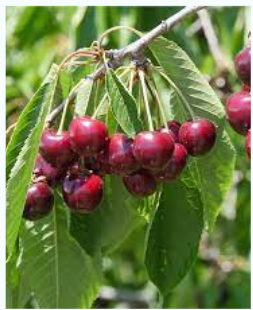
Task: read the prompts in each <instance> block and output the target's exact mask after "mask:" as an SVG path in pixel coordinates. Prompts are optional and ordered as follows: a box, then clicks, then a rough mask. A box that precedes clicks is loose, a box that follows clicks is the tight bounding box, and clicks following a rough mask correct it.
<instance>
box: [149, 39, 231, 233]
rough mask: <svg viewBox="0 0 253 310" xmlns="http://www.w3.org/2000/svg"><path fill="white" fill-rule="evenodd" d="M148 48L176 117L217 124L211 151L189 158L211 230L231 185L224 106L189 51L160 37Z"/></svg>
mask: <svg viewBox="0 0 253 310" xmlns="http://www.w3.org/2000/svg"><path fill="white" fill-rule="evenodd" d="M151 50H152V52H153V53H154V55H155V57H156V59H157V61H158V63H159V64H160V65H161V67H162V68H163V70H164V72H165V73H166V76H167V77H168V79H169V81H170V84H171V86H172V88H173V89H174V93H173V95H172V96H171V101H170V102H171V106H172V110H173V114H174V115H175V116H176V118H177V119H178V120H180V121H183V120H186V119H187V118H189V117H195V118H199V117H200V118H207V119H209V120H211V121H212V122H214V123H215V124H216V125H217V127H218V129H217V141H216V144H215V146H214V148H213V149H212V151H211V152H209V153H208V154H207V155H205V156H202V157H199V158H192V159H191V160H192V162H193V163H194V164H193V165H192V173H193V176H194V177H195V179H196V182H197V184H198V187H199V189H200V192H201V196H202V200H203V203H204V218H205V227H206V228H209V229H210V230H211V229H212V228H213V225H214V223H215V220H216V217H217V215H218V213H219V210H220V207H221V203H222V201H223V200H224V198H225V197H226V195H227V192H228V190H229V188H230V186H231V182H232V178H233V171H234V165H235V152H234V148H233V145H232V143H231V141H230V139H229V137H228V135H227V133H226V131H225V130H224V128H223V127H224V124H225V112H224V108H223V106H222V104H221V102H220V100H219V99H218V97H217V95H216V94H215V92H214V91H213V90H212V88H211V87H210V85H209V84H208V83H207V81H206V80H205V79H204V77H203V76H202V74H201V73H200V72H199V71H198V69H197V68H196V66H195V65H194V63H193V62H192V61H191V59H190V58H189V57H188V55H187V54H186V53H185V52H184V51H183V50H182V49H181V48H180V47H179V46H177V45H176V44H175V43H174V42H171V41H167V40H166V39H164V38H160V39H158V40H156V42H155V43H153V44H152V45H151Z"/></svg>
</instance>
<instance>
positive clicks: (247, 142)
mask: <svg viewBox="0 0 253 310" xmlns="http://www.w3.org/2000/svg"><path fill="white" fill-rule="evenodd" d="M250 132H251V131H250V130H249V132H248V134H247V136H246V140H245V149H246V152H247V155H248V157H249V158H251V133H250Z"/></svg>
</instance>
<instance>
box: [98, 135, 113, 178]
mask: <svg viewBox="0 0 253 310" xmlns="http://www.w3.org/2000/svg"><path fill="white" fill-rule="evenodd" d="M109 143H110V138H109V139H108V140H107V142H106V146H105V149H104V151H103V152H102V153H100V154H99V155H98V157H97V160H98V162H99V165H100V173H101V174H102V175H106V174H112V173H113V168H112V166H111V165H110V163H109V150H108V148H109Z"/></svg>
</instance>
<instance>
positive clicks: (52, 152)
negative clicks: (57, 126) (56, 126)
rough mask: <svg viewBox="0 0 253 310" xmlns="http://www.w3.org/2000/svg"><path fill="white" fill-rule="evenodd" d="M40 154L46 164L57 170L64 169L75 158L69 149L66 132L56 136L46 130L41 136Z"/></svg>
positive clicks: (50, 130)
mask: <svg viewBox="0 0 253 310" xmlns="http://www.w3.org/2000/svg"><path fill="white" fill-rule="evenodd" d="M40 154H41V155H42V156H43V158H44V159H45V160H46V161H47V162H48V163H50V164H51V165H53V166H54V167H59V168H66V167H67V166H69V165H70V164H72V163H73V162H74V161H75V160H76V158H77V155H76V154H75V153H74V152H73V151H72V149H71V147H70V140H69V134H68V132H67V131H63V132H62V133H61V134H57V133H56V132H55V131H54V130H52V129H47V130H45V131H44V132H43V134H42V137H41V141H40Z"/></svg>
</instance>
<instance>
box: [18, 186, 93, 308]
mask: <svg viewBox="0 0 253 310" xmlns="http://www.w3.org/2000/svg"><path fill="white" fill-rule="evenodd" d="M55 198H56V201H55V206H54V209H53V211H52V213H51V214H50V215H49V216H47V217H46V218H44V219H42V220H40V221H37V222H28V221H27V222H25V223H24V225H23V226H22V230H21V246H22V252H21V253H22V254H21V264H20V272H21V273H22V274H24V275H25V277H26V280H27V282H28V283H29V285H30V287H31V289H32V291H33V292H34V295H35V297H36V300H37V302H38V305H39V307H40V308H45V309H63V308H64V309H80V308H83V309H85V308H88V307H91V305H92V302H93V300H94V299H95V298H96V296H97V294H98V288H99V278H98V274H97V271H96V269H95V266H94V264H93V261H92V259H91V257H90V256H89V255H87V254H86V253H85V251H84V250H83V249H82V248H81V247H80V246H79V244H78V243H77V242H76V241H75V240H74V238H72V237H71V236H70V234H69V232H68V223H67V216H66V211H65V210H64V209H63V208H62V206H63V201H62V198H61V196H60V195H59V193H57V192H56V191H55Z"/></svg>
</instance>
